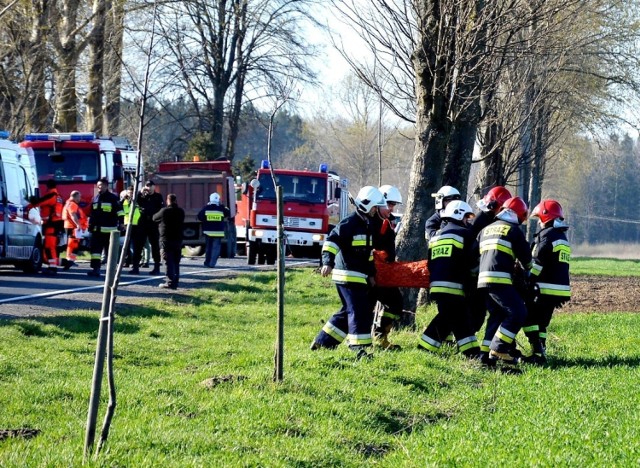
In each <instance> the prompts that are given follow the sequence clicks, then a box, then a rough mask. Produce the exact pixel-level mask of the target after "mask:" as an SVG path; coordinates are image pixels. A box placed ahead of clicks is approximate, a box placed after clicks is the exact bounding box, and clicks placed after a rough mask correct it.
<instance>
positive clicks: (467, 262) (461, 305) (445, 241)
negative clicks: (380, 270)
mask: <svg viewBox="0 0 640 468" xmlns="http://www.w3.org/2000/svg"><path fill="white" fill-rule="evenodd" d="M471 217H473V211H472V209H471V206H469V204H468V203H466V202H463V201H461V200H454V201H452V202H451V203H449V204H448V205H447V207H446V208H445V209H444V211H443V213H442V219H444V220H447V223H446V224H445V225H444V227H443V228H442V229H440V230H439V231H436V233H435V234H434V235H433V236H432V237H431V239H430V240H429V250H428V261H429V263H428V268H429V278H430V289H429V293H430V297H431V298H432V299H433V300H434V301H435V302H436V304H437V306H438V313H437V314H436V316H435V317H434V318H433V320H432V321H431V322H430V323H429V325H428V326H427V327H426V328H425V330H424V332H423V333H422V336H421V337H420V340H419V342H418V344H419V345H420V346H421V347H422V348H424V349H426V350H428V351H433V352H436V351H438V350H439V349H440V347H441V346H442V343H443V341H444V340H445V339H446V338H447V337H448V336H449V333H451V332H452V331H453V334H454V336H455V338H456V341H457V343H458V350H459V351H460V352H461V353H462V354H463V355H465V356H467V357H469V358H478V357H479V354H480V346H479V345H478V339H477V338H476V336H475V331H474V330H473V328H472V325H471V315H470V309H469V303H468V298H467V297H466V288H467V285H468V283H469V278H470V277H471V271H472V270H473V269H474V268H476V266H477V259H476V258H477V257H476V256H475V255H474V253H475V251H474V245H475V237H474V235H473V231H471V229H469V224H468V222H469V219H470V218H471Z"/></svg>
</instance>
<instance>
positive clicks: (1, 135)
mask: <svg viewBox="0 0 640 468" xmlns="http://www.w3.org/2000/svg"><path fill="white" fill-rule="evenodd" d="M9 135H11V133H9V132H8V131H6V130H0V138H2V139H3V140H8V139H9Z"/></svg>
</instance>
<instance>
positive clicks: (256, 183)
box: [249, 179, 260, 190]
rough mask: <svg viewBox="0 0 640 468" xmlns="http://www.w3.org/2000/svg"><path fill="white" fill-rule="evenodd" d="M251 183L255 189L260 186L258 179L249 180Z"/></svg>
mask: <svg viewBox="0 0 640 468" xmlns="http://www.w3.org/2000/svg"><path fill="white" fill-rule="evenodd" d="M249 185H251V187H253V189H254V190H255V189H257V188H258V187H260V181H259V180H258V179H253V180H252V181H251V182H249Z"/></svg>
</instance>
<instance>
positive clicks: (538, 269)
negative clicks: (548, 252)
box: [531, 262, 542, 276]
mask: <svg viewBox="0 0 640 468" xmlns="http://www.w3.org/2000/svg"><path fill="white" fill-rule="evenodd" d="M540 273H542V265H540V264H539V263H536V262H533V266H532V267H531V274H532V275H533V276H540Z"/></svg>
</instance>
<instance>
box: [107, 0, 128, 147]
mask: <svg viewBox="0 0 640 468" xmlns="http://www.w3.org/2000/svg"><path fill="white" fill-rule="evenodd" d="M123 31H124V1H123V0H115V1H113V2H111V9H110V10H109V9H108V10H107V15H106V25H105V39H106V41H105V57H104V94H105V105H104V123H103V130H104V134H105V135H118V134H119V133H120V90H121V87H122V53H123V47H124V35H123Z"/></svg>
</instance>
